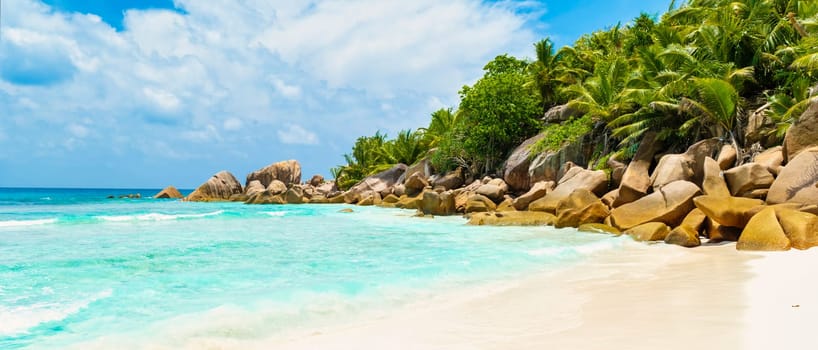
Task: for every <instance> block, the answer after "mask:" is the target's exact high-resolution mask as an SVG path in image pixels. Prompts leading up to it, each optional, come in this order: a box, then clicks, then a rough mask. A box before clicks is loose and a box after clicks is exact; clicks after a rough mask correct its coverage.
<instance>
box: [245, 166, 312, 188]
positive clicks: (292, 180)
mask: <svg viewBox="0 0 818 350" xmlns="http://www.w3.org/2000/svg"><path fill="white" fill-rule="evenodd" d="M253 180H258V181H259V182H261V185H262V186H264V187H267V186H269V185H270V182H272V181H273V180H279V181H281V182H283V183H284V184H285V185H287V186H289V185H290V184H299V183H301V164H299V163H298V161H297V160H292V159H291V160H285V161H281V162H278V163H273V164H270V165H268V166H266V167H264V168H261V169H259V170H256V171H254V172H252V173H250V174H248V175H247V181H245V182H244V183H245V185H249V184H250V182H251V181H253Z"/></svg>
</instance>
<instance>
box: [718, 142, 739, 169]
mask: <svg viewBox="0 0 818 350" xmlns="http://www.w3.org/2000/svg"><path fill="white" fill-rule="evenodd" d="M736 159H738V153H736V148H735V147H733V145H724V146H722V147H721V151H719V157H718V158H716V163H719V168H721V170H727V169H730V168H732V167H733V165H735V164H736Z"/></svg>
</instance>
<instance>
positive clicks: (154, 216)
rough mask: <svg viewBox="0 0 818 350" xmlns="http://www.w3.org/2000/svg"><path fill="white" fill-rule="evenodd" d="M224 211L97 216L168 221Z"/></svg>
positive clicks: (114, 220) (200, 216)
mask: <svg viewBox="0 0 818 350" xmlns="http://www.w3.org/2000/svg"><path fill="white" fill-rule="evenodd" d="M223 213H224V210H217V211H214V212H209V213H201V214H162V213H148V214H140V215H100V216H95V218H97V219H99V220H103V221H111V222H123V221H166V220H179V219H197V218H205V217H208V216H217V215H221V214H223Z"/></svg>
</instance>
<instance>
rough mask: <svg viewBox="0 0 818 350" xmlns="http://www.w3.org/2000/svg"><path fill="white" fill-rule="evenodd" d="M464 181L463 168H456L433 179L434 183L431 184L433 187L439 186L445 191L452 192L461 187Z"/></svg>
mask: <svg viewBox="0 0 818 350" xmlns="http://www.w3.org/2000/svg"><path fill="white" fill-rule="evenodd" d="M465 179H466V177H465V174H464V171H463V168H457V169H455V170H453V171H450V172H448V173H446V175H444V176H441V177H439V178H437V179H435V181H434V182H432V186H433V187H438V186H440V187H443V188H444V189H445V190H447V191H448V190H454V189H457V188H460V186H463V183H465V181H466V180H465Z"/></svg>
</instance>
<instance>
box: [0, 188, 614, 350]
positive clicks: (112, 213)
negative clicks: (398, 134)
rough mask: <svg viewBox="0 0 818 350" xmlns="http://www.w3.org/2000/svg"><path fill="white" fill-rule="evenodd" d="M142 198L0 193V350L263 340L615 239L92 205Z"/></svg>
mask: <svg viewBox="0 0 818 350" xmlns="http://www.w3.org/2000/svg"><path fill="white" fill-rule="evenodd" d="M157 191H158V190H155V189H126V190H120V189H117V190H113V189H18V188H11V189H9V188H6V189H0V349H55V348H75V349H86V348H95V347H96V348H110V347H112V346H114V347H116V348H181V347H188V346H189V345H190V344H196V342H200V341H201V340H202V339H208V340H209V341H210V343H209V344H214V343H215V344H218V343H219V342H220V341H224V342H231V341H252V340H253V339H266V338H269V337H271V336H274V335H276V334H284V333H286V332H290V331H293V330H295V329H312V328H316V329H317V328H319V327H322V326H328V325H335V324H343V322H347V321H349V320H351V319H354V318H355V317H358V316H360V315H364V314H367V313H371V312H381V313H389V310H393V309H395V308H399V307H402V306H406V305H410V304H411V303H416V302H419V301H422V300H425V299H428V298H434V297H435V296H439V295H442V294H443V293H448V292H451V291H458V290H468V289H469V288H477V287H479V286H482V285H487V284H490V283H496V282H498V281H508V280H514V279H515V278H521V277H523V276H526V275H530V274H533V273H547V272H548V271H556V270H558V269H560V268H563V267H566V266H570V265H571V264H575V263H578V262H582V261H584V260H585V259H588V258H589V257H591V256H593V255H594V254H597V253H599V252H602V251H609V250H612V249H620V248H621V247H622V246H624V245H626V244H628V242H629V240H627V239H623V238H612V237H610V236H608V235H599V234H587V233H580V232H577V231H576V230H574V229H555V228H553V227H527V228H526V227H472V226H467V225H465V223H466V220H465V219H464V218H462V217H458V216H454V217H435V218H418V217H413V214H414V212H413V211H408V210H400V209H384V208H377V207H358V206H350V205H278V206H276V205H269V206H264V205H262V206H256V205H245V204H242V203H188V202H181V201H177V200H159V199H152V198H146V197H143V198H141V199H127V198H122V199H120V198H112V199H109V198H107V197H108V196H110V195H113V196H115V197H117V196H119V195H122V194H128V193H137V192H138V193H141V194H142V195H143V196H150V195H152V194H154V193H156V192H157ZM344 208H351V209H352V210H353V212H352V213H342V212H339V211H340V210H341V209H344ZM216 347H218V346H216Z"/></svg>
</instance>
